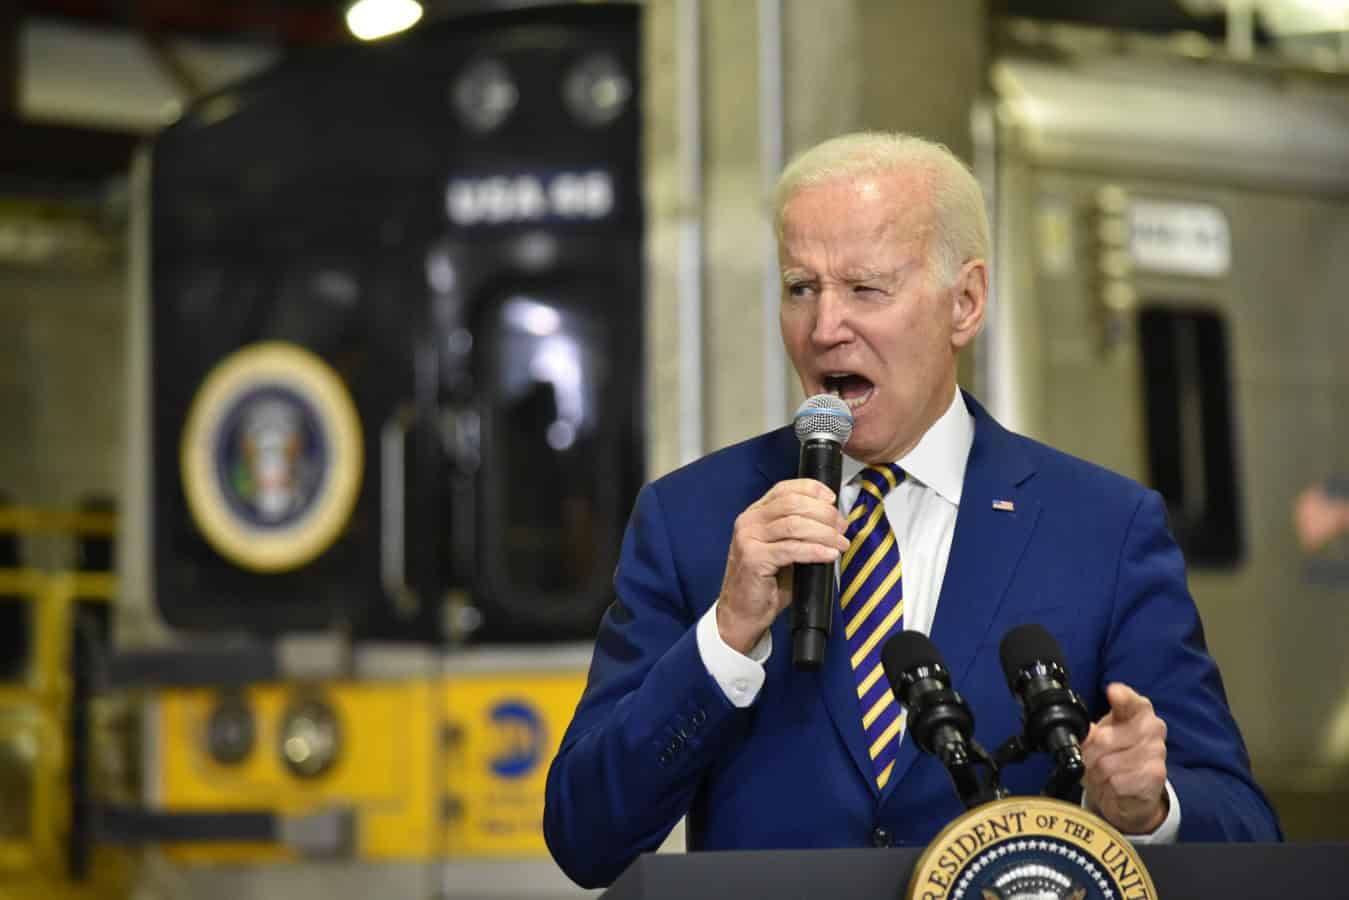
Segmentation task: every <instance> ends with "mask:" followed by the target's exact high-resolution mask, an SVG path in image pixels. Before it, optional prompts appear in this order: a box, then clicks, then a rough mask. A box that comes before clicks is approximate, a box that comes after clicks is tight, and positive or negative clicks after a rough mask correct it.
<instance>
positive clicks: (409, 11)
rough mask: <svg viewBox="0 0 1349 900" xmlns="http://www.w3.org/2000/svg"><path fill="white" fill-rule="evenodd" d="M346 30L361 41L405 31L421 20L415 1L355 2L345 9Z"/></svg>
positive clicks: (419, 10) (420, 11)
mask: <svg viewBox="0 0 1349 900" xmlns="http://www.w3.org/2000/svg"><path fill="white" fill-rule="evenodd" d="M346 18H347V30H348V31H350V32H351V33H352V34H353V35H355V36H356V37H358V38H360V39H361V40H363V41H375V40H379V39H380V38H383V37H388V36H389V35H391V34H397V33H398V32H400V31H406V30H407V29H409V28H411V27H412V26H413V25H416V24H417V23H418V22H419V21H421V18H422V5H421V4H420V3H418V2H417V0H356V2H355V3H353V4H351V6H349V7H347V16H346Z"/></svg>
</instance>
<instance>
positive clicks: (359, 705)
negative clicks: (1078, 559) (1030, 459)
mask: <svg viewBox="0 0 1349 900" xmlns="http://www.w3.org/2000/svg"><path fill="white" fill-rule="evenodd" d="M637 34H638V29H637V14H636V10H635V9H633V8H630V7H625V6H619V5H601V6H595V7H579V8H566V9H552V10H547V9H545V10H540V11H535V12H516V13H514V14H512V15H511V16H509V17H496V16H490V15H488V16H478V17H471V18H464V19H456V20H451V21H449V22H446V23H443V24H440V25H433V26H428V27H425V28H423V29H420V30H418V31H417V32H416V33H414V34H412V35H411V36H409V37H405V38H402V39H399V40H396V41H393V42H390V43H388V44H386V45H378V46H366V47H343V48H340V49H334V50H330V51H325V52H321V53H318V54H316V55H312V56H309V57H306V58H304V59H303V60H301V61H297V62H293V63H287V64H285V65H282V66H280V67H278V68H276V69H274V70H271V71H269V72H267V73H265V74H263V75H261V76H260V77H256V78H254V79H252V80H250V81H247V82H245V83H243V84H241V85H238V86H237V87H235V88H233V89H231V90H227V91H225V92H223V93H219V94H216V95H214V96H211V97H209V98H208V99H206V100H204V101H202V102H200V103H199V104H197V105H196V106H195V107H194V108H193V109H191V110H190V111H189V112H188V113H187V114H186V115H184V116H183V118H182V119H181V120H180V121H178V122H177V123H176V124H174V125H173V126H172V127H170V128H168V129H166V130H165V131H164V132H163V133H162V134H161V135H160V136H159V137H158V138H157V139H156V140H155V142H154V144H153V146H152V148H151V150H150V153H149V155H148V163H147V165H146V166H144V167H143V170H144V171H143V173H142V174H144V175H145V176H146V177H145V178H144V179H143V180H144V182H145V183H146V185H145V186H146V188H147V191H146V194H145V196H147V197H148V217H147V222H146V232H147V233H148V241H147V242H146V246H147V247H148V261H147V266H148V269H147V271H148V273H149V274H148V281H147V287H148V298H147V302H146V304H145V308H144V310H143V322H142V325H143V326H144V327H145V329H146V331H145V334H147V335H148V340H147V342H146V343H147V347H148V350H149V360H150V363H149V372H148V377H147V378H146V384H145V385H144V387H145V390H146V392H147V394H148V403H147V426H148V430H149V434H150V436H151V438H150V445H149V446H148V447H147V448H146V450H147V451H148V452H147V453H146V454H145V457H146V465H145V467H144V469H143V473H144V478H145V488H146V489H147V490H148V493H147V494H146V495H144V496H145V498H146V501H145V502H146V506H145V510H146V515H147V519H148V522H147V524H148V526H149V533H150V540H149V543H148V547H147V551H148V555H149V564H148V568H147V571H148V573H149V580H150V584H149V585H148V587H149V588H150V589H151V591H152V594H153V599H154V603H155V606H156V608H157V612H158V615H159V617H160V618H161V619H162V622H163V623H164V624H166V625H167V626H168V628H169V629H170V630H171V634H172V637H173V640H172V643H171V645H170V646H167V647H166V646H164V642H162V641H161V642H159V643H158V644H154V645H152V642H149V641H146V642H140V643H141V646H140V647H134V646H133V647H132V648H131V649H127V650H125V652H122V653H120V654H119V655H118V657H117V658H116V659H115V660H114V661H113V663H112V666H111V675H110V681H111V684H112V686H113V687H114V688H116V689H118V690H130V689H148V691H149V696H151V697H153V700H152V701H151V702H150V703H149V704H148V705H147V707H146V709H147V723H146V726H145V735H146V744H147V746H146V748H145V749H146V754H147V758H148V759H151V760H153V764H152V765H149V766H148V767H147V776H146V777H147V781H148V783H147V785H146V790H145V797H146V804H145V805H144V807H143V808H139V809H116V810H112V811H110V813H109V815H108V817H107V821H108V822H110V823H111V825H110V826H109V828H108V831H109V832H110V834H111V836H112V838H113V839H115V840H124V841H128V842H137V841H154V842H162V843H165V846H167V847H168V848H169V852H170V854H171V855H172V857H173V858H175V859H177V860H179V861H181V862H189V863H226V862H234V863H239V862H245V863H250V864H254V863H264V862H269V861H295V860H299V859H309V858H320V857H321V858H325V859H333V858H336V859H340V860H347V861H351V862H359V863H382V864H388V865H393V866H395V867H396V866H398V865H403V866H406V867H411V869H412V870H414V871H420V872H421V874H419V875H417V876H416V877H424V872H425V867H426V866H428V865H430V864H432V863H435V862H437V861H443V860H450V859H458V858H481V857H494V856H511V857H526V858H528V857H544V856H546V851H545V849H544V847H543V842H542V836H541V830H540V823H541V818H542V795H543V777H544V774H545V773H546V769H547V764H548V761H549V759H550V758H551V755H552V753H554V752H555V750H556V746H557V743H558V741H559V740H560V738H561V731H562V729H563V728H564V727H565V725H566V722H567V720H568V718H569V716H570V714H571V711H572V708H573V707H574V705H575V702H576V699H577V697H578V696H579V694H580V690H581V687H582V685H583V682H584V675H585V666H586V664H587V662H588V655H589V654H588V649H587V647H586V646H585V643H584V642H585V641H586V640H587V639H589V638H591V637H593V634H594V630H595V627H596V624H597V622H598V620H599V617H600V615H601V614H602V612H603V610H604V608H605V607H606V606H607V604H608V603H609V601H610V596H611V579H612V573H613V569H614V565H615V563H616V557H617V549H618V544H619V538H620V536H621V533H622V527H623V524H624V522H625V520H626V517H627V513H628V510H629V509H630V508H631V504H632V501H633V498H634V496H635V493H636V489H637V487H638V486H639V484H640V481H641V478H642V458H643V447H642V442H641V430H640V424H639V423H640V422H641V417H642V411H641V406H640V401H641V393H642V371H641V355H640V351H641V347H640V335H641V333H642V322H643V311H642V276H641V264H642V227H643V216H642V206H641V198H640V189H639V188H640V171H639V162H640V161H639V125H640V116H639V110H638V105H637V101H638V84H637V77H638V76H637ZM129 643H130V645H134V644H136V643H137V642H136V641H134V640H133V641H131V642H129ZM522 647H532V648H533V649H529V650H522V649H521V648H522ZM183 838H188V839H186V840H184V839H183Z"/></svg>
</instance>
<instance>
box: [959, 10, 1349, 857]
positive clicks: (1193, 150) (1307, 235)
mask: <svg viewBox="0 0 1349 900" xmlns="http://www.w3.org/2000/svg"><path fill="white" fill-rule="evenodd" d="M1205 47H1206V48H1207V49H1205ZM1187 49H1188V51H1189V52H1179V51H1181V50H1187ZM1200 49H1204V52H1203V53H1199V54H1196V53H1194V52H1193V51H1194V44H1193V43H1192V42H1191V43H1190V44H1189V45H1186V44H1178V43H1177V42H1175V41H1170V40H1160V39H1156V38H1151V39H1149V38H1132V39H1126V38H1122V37H1120V36H1113V37H1112V36H1108V35H1106V34H1104V33H1102V32H1099V31H1091V30H1088V29H1074V28H1067V27H1062V26H1057V27H1045V26H1043V25H1037V24H1034V23H1029V22H1021V23H1019V24H1017V23H1014V24H1012V25H1011V26H1010V27H1009V29H1008V33H1007V45H1006V46H1005V47H1004V48H1003V49H1002V50H1001V51H1000V54H999V58H998V61H997V63H996V64H995V65H994V66H993V69H992V72H991V84H992V86H993V94H992V96H991V98H990V100H989V101H988V103H986V104H984V105H983V107H982V108H981V109H980V110H979V112H978V114H977V116H976V140H977V148H978V149H977V157H978V158H977V160H976V165H977V167H978V170H979V173H980V176H981V179H982V182H983V184H984V187H985V190H986V192H987V194H988V196H989V198H990V202H991V205H992V207H993V209H994V219H995V222H994V230H995V232H996V235H995V250H994V259H995V272H994V292H993V293H994V299H993V302H992V307H991V309H992V317H991V322H990V327H989V329H988V331H987V332H986V334H985V335H984V336H983V337H981V339H980V340H981V341H982V347H981V350H980V352H981V356H980V357H979V364H978V371H979V380H980V383H981V388H980V392H981V393H982V395H983V396H985V397H986V398H988V400H989V401H990V404H991V409H992V410H993V411H994V413H995V414H996V415H998V416H999V417H1000V418H1001V419H1002V420H1003V421H1004V422H1006V423H1007V424H1008V425H1009V426H1010V427H1013V428H1016V429H1019V430H1022V431H1024V432H1027V433H1029V434H1031V435H1033V436H1037V437H1040V438H1042V439H1044V440H1046V441H1047V442H1049V443H1051V444H1053V445H1055V446H1058V447H1062V448H1064V449H1066V450H1068V451H1069V452H1073V453H1076V454H1078V455H1081V456H1084V457H1086V458H1088V459H1091V460H1094V461H1096V462H1099V463H1101V464H1103V465H1106V466H1108V467H1110V468H1112V469H1115V470H1116V471H1120V472H1123V473H1125V474H1127V475H1130V476H1132V477H1134V478H1137V479H1138V480H1140V481H1142V482H1143V483H1145V484H1148V485H1150V486H1152V487H1154V488H1156V489H1157V490H1158V491H1160V492H1161V494H1162V495H1163V497H1164V498H1165V500H1166V503H1167V508H1168V511H1169V514H1170V520H1171V526H1172V530H1173V531H1174V532H1175V534H1176V536H1177V538H1178V540H1179V543H1180V545H1181V548H1182V550H1183V551H1184V553H1185V557H1186V560H1187V563H1188V566H1189V573H1190V586H1191V589H1192V591H1193V593H1194V596H1195V599H1196V602H1197V603H1198V605H1199V607H1200V611H1201V613H1202V615H1203V617H1204V623H1205V626H1206V630H1207V635H1208V639H1209V644H1210V649H1211V650H1212V651H1213V652H1214V653H1215V655H1216V657H1217V658H1218V661H1219V663H1220V665H1221V666H1222V667H1223V673H1224V676H1225V680H1226V685H1227V690H1228V693H1229V696H1230V699H1231V701H1232V705H1233V708H1234V711H1235V713H1236V715H1237V718H1238V721H1239V722H1240V724H1241V726H1242V729H1243V732H1244V735H1245V737H1246V741H1247V743H1248V746H1249V749H1250V751H1251V755H1252V758H1253V763H1254V766H1255V769H1256V773H1257V776H1258V777H1259V779H1260V780H1261V782H1262V783H1263V784H1264V785H1265V786H1266V787H1267V788H1268V789H1269V790H1270V792H1271V794H1272V796H1273V799H1274V801H1275V804H1276V806H1277V807H1278V808H1279V811H1280V813H1281V814H1282V816H1283V818H1284V821H1285V825H1286V827H1287V828H1288V830H1289V832H1290V834H1291V835H1293V836H1295V837H1323V838H1324V837H1332V836H1337V835H1339V836H1342V835H1343V834H1345V833H1346V832H1349V821H1346V820H1345V819H1344V814H1343V812H1342V810H1344V809H1346V808H1349V807H1346V804H1345V803H1344V800H1345V798H1346V792H1349V728H1347V727H1346V721H1349V719H1346V716H1347V715H1349V693H1347V691H1349V657H1346V655H1345V654H1344V652H1343V648H1342V645H1343V641H1344V636H1345V635H1346V634H1349V603H1346V602H1345V601H1346V599H1347V598H1349V577H1346V576H1349V568H1346V567H1345V565H1344V558H1345V554H1344V547H1343V542H1342V541H1341V542H1339V543H1333V542H1332V543H1331V544H1330V545H1329V546H1328V547H1327V548H1325V549H1323V550H1322V551H1321V552H1320V553H1319V554H1313V555H1309V553H1308V551H1307V550H1306V549H1304V547H1303V546H1302V544H1300V542H1299V540H1298V534H1297V531H1296V529H1295V527H1294V505H1295V502H1296V500H1297V498H1298V497H1299V496H1300V495H1301V494H1303V493H1304V492H1305V491H1307V490H1308V489H1309V488H1314V487H1316V486H1317V485H1322V484H1325V483H1326V482H1327V480H1329V483H1330V484H1331V485H1334V484H1336V483H1338V482H1337V481H1336V480H1335V479H1336V476H1338V477H1340V478H1342V477H1343V475H1344V474H1345V472H1346V470H1347V469H1349V352H1347V346H1346V345H1347V344H1349V306H1346V304H1345V302H1344V284H1345V283H1346V279H1349V78H1346V76H1345V75H1344V74H1343V73H1341V74H1339V75H1336V74H1334V73H1324V72H1314V71H1307V70H1305V69H1304V70H1294V69H1292V68H1290V67H1288V66H1287V65H1277V64H1273V63H1271V62H1269V61H1268V60H1266V61H1264V62H1255V61H1240V60H1233V59H1223V58H1222V53H1221V52H1220V51H1218V50H1216V49H1215V48H1213V47H1212V46H1209V45H1203V46H1201V48H1200ZM1331 493H1334V491H1331ZM1082 515H1084V516H1090V515H1091V511H1090V510H1083V511H1082ZM1337 817H1338V818H1337Z"/></svg>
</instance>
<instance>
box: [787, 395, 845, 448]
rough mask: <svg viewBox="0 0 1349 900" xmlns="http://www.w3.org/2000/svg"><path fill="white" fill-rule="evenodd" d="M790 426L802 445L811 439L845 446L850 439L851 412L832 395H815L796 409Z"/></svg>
mask: <svg viewBox="0 0 1349 900" xmlns="http://www.w3.org/2000/svg"><path fill="white" fill-rule="evenodd" d="M792 425H793V427H795V428H796V439H797V440H798V441H800V442H801V443H803V444H804V443H805V442H806V441H807V440H810V439H811V438H816V439H818V438H823V439H825V440H827V441H837V442H838V443H840V444H846V443H848V438H850V437H852V411H851V410H849V409H848V404H846V403H844V402H843V401H842V400H841V399H839V398H838V397H835V396H834V395H833V394H816V395H815V396H814V397H807V398H806V402H805V403H802V404H801V406H800V408H799V409H797V411H796V416H795V417H794V418H793V420H792Z"/></svg>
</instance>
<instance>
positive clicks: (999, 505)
mask: <svg viewBox="0 0 1349 900" xmlns="http://www.w3.org/2000/svg"><path fill="white" fill-rule="evenodd" d="M993 508H994V509H996V510H1000V511H1001V512H1016V504H1015V503H1013V502H1012V501H1011V500H994V501H993Z"/></svg>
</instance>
